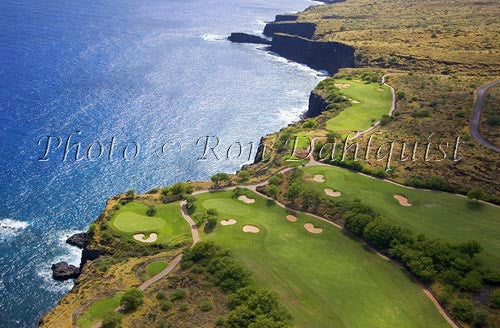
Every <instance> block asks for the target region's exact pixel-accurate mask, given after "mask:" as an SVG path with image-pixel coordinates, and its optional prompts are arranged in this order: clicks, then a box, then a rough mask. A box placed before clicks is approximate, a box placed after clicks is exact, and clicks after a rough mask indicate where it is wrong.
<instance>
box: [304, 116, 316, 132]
mask: <svg viewBox="0 0 500 328" xmlns="http://www.w3.org/2000/svg"><path fill="white" fill-rule="evenodd" d="M317 126H318V122H316V120H314V119H312V118H309V119H307V120H305V122H304V123H303V124H302V127H303V128H304V129H314V128H315V127H317Z"/></svg>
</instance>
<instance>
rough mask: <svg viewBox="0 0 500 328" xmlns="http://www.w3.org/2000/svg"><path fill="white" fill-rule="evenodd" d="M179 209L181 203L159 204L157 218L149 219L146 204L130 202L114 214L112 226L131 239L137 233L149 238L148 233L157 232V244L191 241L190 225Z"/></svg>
mask: <svg viewBox="0 0 500 328" xmlns="http://www.w3.org/2000/svg"><path fill="white" fill-rule="evenodd" d="M179 208H180V207H179V202H174V203H169V204H159V205H156V214H155V216H153V217H149V216H146V211H147V209H148V208H147V206H146V205H145V204H142V203H139V202H130V203H128V204H126V205H124V206H122V207H120V209H118V210H117V211H116V212H115V213H114V215H113V217H112V219H111V223H110V225H111V227H112V228H113V229H114V230H115V231H117V232H119V233H121V234H123V235H126V236H129V237H130V238H131V239H133V237H132V236H133V235H134V234H136V233H144V234H146V236H148V233H152V232H155V233H157V234H158V239H157V240H156V241H155V243H171V244H177V243H182V242H185V241H191V231H190V229H189V225H188V224H187V223H186V221H185V220H184V218H183V217H182V215H181V213H180V210H179ZM134 240H135V239H134ZM137 242H139V241H137Z"/></svg>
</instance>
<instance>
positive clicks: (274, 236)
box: [196, 191, 448, 328]
mask: <svg viewBox="0 0 500 328" xmlns="http://www.w3.org/2000/svg"><path fill="white" fill-rule="evenodd" d="M231 193H232V192H231V191H226V192H217V193H204V194H200V195H197V196H196V197H197V209H198V211H204V210H206V208H205V204H207V203H208V204H210V206H211V207H215V208H216V209H217V210H218V211H219V213H220V215H221V217H225V216H231V217H232V218H235V220H236V221H237V223H236V224H234V225H230V226H224V227H222V226H220V225H218V226H217V227H216V228H215V230H214V231H213V232H212V233H210V234H208V235H207V234H203V233H202V239H209V240H213V241H215V242H216V243H218V244H221V245H223V246H225V247H227V248H228V249H230V250H231V251H232V253H233V254H234V255H235V256H236V257H237V258H238V259H239V260H240V261H242V262H243V263H244V264H245V266H246V267H247V268H248V269H250V270H251V271H252V272H253V273H254V275H255V277H256V278H257V281H258V283H259V284H262V285H264V286H266V287H268V288H270V289H272V290H274V291H276V292H277V293H278V294H279V295H280V296H281V300H282V301H283V304H284V305H285V306H286V307H287V308H288V310H290V312H291V313H292V315H293V316H294V318H295V325H296V326H297V327H325V328H326V327H328V328H330V327H361V328H365V327H447V326H448V325H447V323H446V321H445V320H444V319H443V318H442V317H441V316H440V315H439V313H438V311H437V310H436V308H435V307H434V306H433V304H432V303H431V301H430V300H429V299H428V298H427V297H426V296H425V295H424V293H423V291H422V289H421V288H420V287H419V286H418V285H417V284H416V283H414V282H413V281H412V280H411V279H410V278H409V277H408V276H407V275H406V274H405V273H403V272H402V271H401V269H400V268H398V267H397V266H396V265H394V264H392V263H390V262H388V261H387V260H385V259H383V258H382V257H380V256H378V255H376V254H374V253H373V252H371V251H370V250H368V249H366V247H364V246H363V245H362V244H361V243H360V242H358V241H355V240H352V239H350V238H349V237H347V236H346V235H344V234H343V233H342V232H341V231H340V230H339V229H337V228H335V227H334V226H332V225H331V224H328V223H326V222H323V221H321V220H319V219H316V218H313V217H310V216H306V215H302V214H295V213H288V212H287V211H286V210H285V209H283V208H281V207H279V206H278V205H276V204H275V203H274V202H272V201H268V200H266V199H264V198H262V197H260V196H258V195H257V194H253V193H252V194H253V195H252V196H251V198H255V200H256V202H255V203H253V204H245V205H243V206H245V207H246V208H247V209H248V211H245V212H240V213H238V214H235V213H236V212H239V211H238V209H240V208H241V206H242V205H241V204H240V203H239V201H238V200H235V199H234V198H231ZM208 200H217V202H207V201H208ZM288 214H293V215H295V216H296V217H297V218H298V220H297V221H296V222H290V221H288V220H287V219H286V216H287V215H288ZM307 222H310V223H312V224H314V226H315V227H316V228H321V229H323V232H322V233H321V234H311V233H310V232H308V231H307V230H306V229H305V228H304V223H307ZM245 225H252V226H256V227H258V228H259V229H260V232H259V233H257V234H252V233H244V232H243V231H242V227H243V226H245Z"/></svg>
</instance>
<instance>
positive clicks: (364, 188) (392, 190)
mask: <svg viewBox="0 0 500 328" xmlns="http://www.w3.org/2000/svg"><path fill="white" fill-rule="evenodd" d="M304 171H305V172H306V173H308V174H311V175H315V174H322V175H324V176H325V179H326V181H325V182H324V183H317V182H306V183H307V184H309V185H311V186H313V187H314V188H316V189H317V190H318V191H319V192H323V189H324V188H326V187H329V188H332V189H334V190H338V191H340V192H342V196H341V197H340V199H341V198H342V197H346V198H348V199H351V200H352V199H355V198H359V199H361V200H362V201H363V202H364V203H366V204H367V205H370V206H372V207H373V208H374V209H375V210H376V211H377V212H378V213H380V214H381V215H382V216H384V217H386V218H388V219H389V220H392V221H393V222H395V223H398V224H399V225H401V226H402V227H405V228H409V229H411V230H413V231H414V232H416V233H423V234H425V235H428V236H429V237H434V238H442V239H445V240H448V241H452V242H461V241H467V240H476V241H478V242H480V243H481V246H482V247H483V248H484V251H483V253H482V254H480V256H479V258H480V259H481V260H483V261H484V263H485V264H486V265H488V266H489V267H491V268H494V269H500V238H499V237H500V233H499V231H500V209H499V208H497V207H495V206H492V205H481V206H479V207H474V206H471V203H470V202H469V201H468V200H467V199H466V198H464V197H460V196H456V195H452V194H449V193H444V192H437V191H425V190H417V189H409V188H404V187H401V186H397V185H394V184H392V183H388V182H385V181H382V180H378V179H374V178H369V177H366V176H363V175H360V174H356V173H354V172H351V171H348V170H346V169H342V168H339V167H334V166H313V167H306V168H305V169H304ZM395 194H401V195H404V196H406V197H407V198H408V199H409V201H410V202H411V203H412V206H411V207H403V206H400V205H399V203H398V201H397V200H396V199H394V195H395Z"/></svg>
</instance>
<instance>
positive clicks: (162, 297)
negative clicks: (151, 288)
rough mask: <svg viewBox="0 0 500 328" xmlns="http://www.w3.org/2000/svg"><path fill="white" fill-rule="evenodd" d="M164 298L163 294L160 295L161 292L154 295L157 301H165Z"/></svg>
mask: <svg viewBox="0 0 500 328" xmlns="http://www.w3.org/2000/svg"><path fill="white" fill-rule="evenodd" d="M165 297H166V296H165V294H164V293H162V292H158V293H156V299H157V300H164V299H165Z"/></svg>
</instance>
